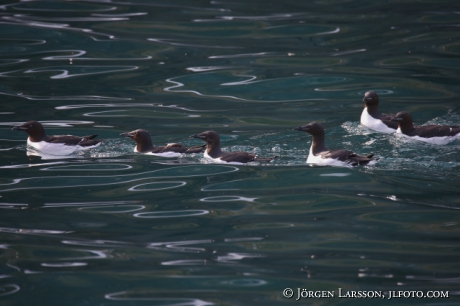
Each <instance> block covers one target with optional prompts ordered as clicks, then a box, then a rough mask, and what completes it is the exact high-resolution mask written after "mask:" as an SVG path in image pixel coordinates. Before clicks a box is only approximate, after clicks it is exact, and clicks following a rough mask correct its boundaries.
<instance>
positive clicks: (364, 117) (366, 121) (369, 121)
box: [361, 107, 395, 134]
mask: <svg viewBox="0 0 460 306" xmlns="http://www.w3.org/2000/svg"><path fill="white" fill-rule="evenodd" d="M361 124H362V125H365V126H367V127H368V128H370V129H373V130H374V131H377V132H380V133H388V134H390V133H394V131H395V130H394V129H392V128H389V127H388V126H387V125H386V124H385V123H383V122H382V120H380V119H375V118H374V117H372V116H371V115H369V113H368V111H367V107H365V108H364V110H363V112H362V113H361Z"/></svg>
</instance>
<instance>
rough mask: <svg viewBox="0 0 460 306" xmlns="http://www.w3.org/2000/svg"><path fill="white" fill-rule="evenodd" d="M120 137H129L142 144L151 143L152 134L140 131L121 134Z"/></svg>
mask: <svg viewBox="0 0 460 306" xmlns="http://www.w3.org/2000/svg"><path fill="white" fill-rule="evenodd" d="M120 136H124V137H129V138H131V139H133V140H134V141H135V142H142V141H145V140H148V141H149V142H150V141H151V138H150V134H149V132H147V131H146V130H143V129H138V130H134V131H131V132H127V133H121V134H120Z"/></svg>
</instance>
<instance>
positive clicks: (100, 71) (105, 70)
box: [24, 65, 139, 79]
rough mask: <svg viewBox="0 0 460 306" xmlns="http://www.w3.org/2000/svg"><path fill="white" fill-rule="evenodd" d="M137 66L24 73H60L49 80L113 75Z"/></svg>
mask: <svg viewBox="0 0 460 306" xmlns="http://www.w3.org/2000/svg"><path fill="white" fill-rule="evenodd" d="M138 68H139V67H138V66H77V65H74V66H72V67H71V68H69V67H47V68H34V69H29V70H27V71H25V72H24V73H43V72H56V71H62V73H60V74H56V75H52V76H51V77H50V79H66V78H73V77H79V76H86V75H95V74H104V73H114V72H121V71H131V70H137V69H138Z"/></svg>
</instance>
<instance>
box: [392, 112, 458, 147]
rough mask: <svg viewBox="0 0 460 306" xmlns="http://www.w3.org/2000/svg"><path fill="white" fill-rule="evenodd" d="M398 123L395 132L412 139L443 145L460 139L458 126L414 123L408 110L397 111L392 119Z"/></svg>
mask: <svg viewBox="0 0 460 306" xmlns="http://www.w3.org/2000/svg"><path fill="white" fill-rule="evenodd" d="M392 120H393V121H394V122H397V123H398V129H397V130H396V133H398V134H402V135H405V136H408V137H410V138H412V139H416V140H419V141H424V142H427V143H432V144H437V145H444V144H447V143H449V142H451V141H454V140H455V139H457V138H458V139H460V126H454V125H423V126H417V125H415V124H414V121H413V119H412V116H411V115H410V114H409V113H408V112H399V113H397V114H396V116H395V117H394V118H393V119H392Z"/></svg>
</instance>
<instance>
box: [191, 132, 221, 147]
mask: <svg viewBox="0 0 460 306" xmlns="http://www.w3.org/2000/svg"><path fill="white" fill-rule="evenodd" d="M190 137H191V138H199V139H201V140H204V141H206V143H207V144H219V143H220V137H219V134H217V133H216V132H214V131H206V132H203V133H200V134H196V135H192V136H190Z"/></svg>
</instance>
